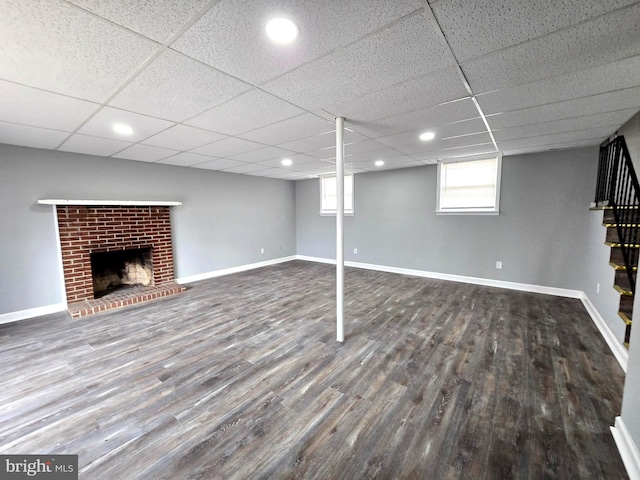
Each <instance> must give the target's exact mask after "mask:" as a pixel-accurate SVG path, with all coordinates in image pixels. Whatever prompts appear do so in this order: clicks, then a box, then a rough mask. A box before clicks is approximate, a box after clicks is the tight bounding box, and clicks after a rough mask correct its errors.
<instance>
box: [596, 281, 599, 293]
mask: <svg viewBox="0 0 640 480" xmlns="http://www.w3.org/2000/svg"><path fill="white" fill-rule="evenodd" d="M596 293H600V284H599V283H596Z"/></svg>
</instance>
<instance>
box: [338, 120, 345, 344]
mask: <svg viewBox="0 0 640 480" xmlns="http://www.w3.org/2000/svg"><path fill="white" fill-rule="evenodd" d="M336 186H337V200H338V205H337V209H336V340H338V342H344V228H343V226H344V118H342V117H338V118H336Z"/></svg>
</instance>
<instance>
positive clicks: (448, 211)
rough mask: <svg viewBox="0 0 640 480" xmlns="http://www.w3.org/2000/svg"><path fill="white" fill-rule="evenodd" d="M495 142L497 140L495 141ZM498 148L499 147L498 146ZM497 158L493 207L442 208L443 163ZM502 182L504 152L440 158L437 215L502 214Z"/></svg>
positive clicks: (437, 178)
mask: <svg viewBox="0 0 640 480" xmlns="http://www.w3.org/2000/svg"><path fill="white" fill-rule="evenodd" d="M494 144H495V142H494ZM496 149H497V147H496ZM494 158H495V159H496V160H497V165H496V195H495V198H494V205H493V207H483V208H477V207H462V208H444V209H443V208H441V207H440V197H441V196H442V191H441V187H442V185H441V183H442V182H441V180H442V165H444V164H449V163H463V162H479V161H482V160H492V159H494ZM501 184H502V152H499V151H498V152H495V153H491V154H486V155H484V154H483V155H477V156H474V157H472V158H465V157H461V158H443V159H440V160H438V171H437V173H436V215H492V214H493V215H499V214H500V188H501Z"/></svg>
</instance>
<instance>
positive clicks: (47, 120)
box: [0, 80, 98, 132]
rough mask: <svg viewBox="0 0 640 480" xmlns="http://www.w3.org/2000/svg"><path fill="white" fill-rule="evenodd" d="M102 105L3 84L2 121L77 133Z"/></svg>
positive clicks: (0, 98) (0, 99)
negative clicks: (77, 129)
mask: <svg viewBox="0 0 640 480" xmlns="http://www.w3.org/2000/svg"><path fill="white" fill-rule="evenodd" d="M97 108H98V104H96V103H91V102H87V101H84V100H78V99H77V98H71V97H67V96H64V95H57V94H55V93H50V92H45V91H43V90H38V89H35V88H30V87H26V86H24V85H19V84H17V83H11V82H4V81H2V80H0V120H2V121H6V122H11V123H20V124H23V125H31V126H34V127H43V128H52V129H56V130H65V131H68V132H72V131H74V130H75V129H76V128H77V127H78V126H80V124H82V122H83V121H84V120H85V119H86V118H87V117H88V116H89V115H91V113H93V112H94V111H95V110H96V109H97Z"/></svg>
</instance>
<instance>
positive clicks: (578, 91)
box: [476, 55, 640, 114]
mask: <svg viewBox="0 0 640 480" xmlns="http://www.w3.org/2000/svg"><path fill="white" fill-rule="evenodd" d="M638 72H640V55H639V56H637V57H632V58H627V59H624V60H618V61H616V62H612V63H610V64H607V65H600V66H598V67H593V68H589V69H586V70H580V71H578V72H573V73H567V74H565V75H561V76H559V77H553V78H548V79H545V80H539V81H537V82H532V83H528V84H526V85H520V86H518V87H513V88H507V89H503V90H498V91H495V92H491V93H487V94H483V95H478V96H477V97H476V98H477V100H478V103H479V104H480V106H481V107H482V110H483V111H484V113H485V114H491V113H498V112H506V111H509V110H518V109H521V108H529V107H535V106H539V105H544V104H547V103H553V102H561V101H564V100H572V99H575V98H580V97H585V96H588V95H598V94H601V93H604V92H611V91H614V90H621V89H626V88H632V87H637V86H640V77H639V76H638Z"/></svg>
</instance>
